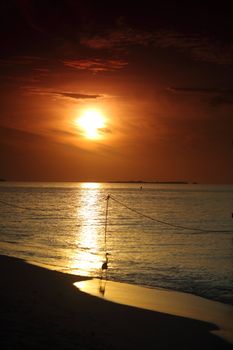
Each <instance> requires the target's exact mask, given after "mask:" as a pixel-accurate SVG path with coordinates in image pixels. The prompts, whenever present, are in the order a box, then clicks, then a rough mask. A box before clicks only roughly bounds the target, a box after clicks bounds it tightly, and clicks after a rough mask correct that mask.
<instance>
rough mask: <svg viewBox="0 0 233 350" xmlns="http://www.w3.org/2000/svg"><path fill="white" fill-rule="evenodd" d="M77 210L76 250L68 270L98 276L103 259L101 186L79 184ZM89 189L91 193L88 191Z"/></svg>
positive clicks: (96, 184)
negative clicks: (79, 191)
mask: <svg viewBox="0 0 233 350" xmlns="http://www.w3.org/2000/svg"><path fill="white" fill-rule="evenodd" d="M80 187H81V189H83V190H82V191H81V193H80V197H79V199H78V200H79V203H80V205H79V206H78V209H77V213H76V214H77V224H78V230H77V235H76V239H75V243H76V245H77V247H78V248H77V250H76V252H75V255H74V256H73V257H72V261H71V265H70V270H71V271H72V272H73V273H78V274H79V275H83V276H97V275H99V271H100V267H101V264H102V259H103V234H104V231H103V225H102V220H103V217H102V215H103V213H104V211H103V207H101V200H100V199H101V191H100V190H101V184H99V183H81V184H80ZM88 189H91V191H88Z"/></svg>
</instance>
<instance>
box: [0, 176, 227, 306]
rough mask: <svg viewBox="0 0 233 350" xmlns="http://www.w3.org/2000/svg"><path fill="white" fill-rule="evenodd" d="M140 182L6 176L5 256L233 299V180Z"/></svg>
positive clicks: (1, 221) (0, 201)
mask: <svg viewBox="0 0 233 350" xmlns="http://www.w3.org/2000/svg"><path fill="white" fill-rule="evenodd" d="M140 186H141V184H136V183H124V184H122V183H13V182H12V183H11V182H2V183H0V254H6V255H10V256H15V257H19V258H23V259H26V260H27V261H30V262H33V263H35V264H39V265H41V266H46V267H48V268H50V269H55V270H58V271H62V272H66V273H72V274H77V275H85V276H93V277H99V276H100V275H101V265H102V263H103V261H104V259H105V252H108V253H109V254H110V255H109V269H108V279H110V280H113V281H121V282H127V283H132V284H137V285H143V286H147V287H152V288H154V287H162V288H167V289H172V290H178V291H183V292H189V293H193V294H196V295H200V296H203V297H206V298H208V299H213V300H218V301H221V302H223V303H227V304H233V218H232V212H233V186H223V185H222V186H212V185H198V184H196V185H194V184H193V185H189V184H143V185H142V189H140ZM108 194H110V199H109V200H106V197H107V195H108ZM107 203H108V212H107V225H106V209H107ZM105 229H106V235H105ZM105 237H106V241H105Z"/></svg>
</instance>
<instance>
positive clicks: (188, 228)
mask: <svg viewBox="0 0 233 350" xmlns="http://www.w3.org/2000/svg"><path fill="white" fill-rule="evenodd" d="M109 199H112V200H113V201H114V202H116V203H117V204H119V205H121V206H123V207H124V208H126V209H128V210H130V211H131V212H133V213H135V214H137V215H139V216H141V217H143V218H146V219H149V220H151V221H154V222H156V223H159V224H162V225H166V226H170V227H174V228H179V229H182V230H189V231H197V232H203V233H233V229H232V230H206V229H203V228H199V227H191V226H183V225H178V224H173V223H171V222H168V221H164V220H160V219H156V218H154V217H152V216H150V215H147V214H144V213H142V212H141V211H139V210H137V209H134V208H132V207H130V206H128V205H127V204H125V203H124V202H122V201H120V200H119V199H117V198H116V197H115V196H112V195H111V194H108V195H107V196H106V197H105V200H106V201H107V203H106V210H105V224H104V225H105V229H104V240H105V251H106V248H107V247H106V245H107V241H106V235H107V224H108V211H109ZM0 203H2V204H4V205H6V206H9V207H13V208H17V209H21V210H25V211H31V212H35V211H36V212H37V214H38V211H39V212H52V211H55V212H57V209H40V208H29V207H23V206H20V205H17V204H12V203H8V202H5V201H3V200H0ZM66 210H67V209H64V210H62V211H66ZM59 211H61V210H59Z"/></svg>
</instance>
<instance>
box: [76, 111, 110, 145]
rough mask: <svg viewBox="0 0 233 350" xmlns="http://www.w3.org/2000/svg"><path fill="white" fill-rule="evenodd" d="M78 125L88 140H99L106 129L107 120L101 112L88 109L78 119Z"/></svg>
mask: <svg viewBox="0 0 233 350" xmlns="http://www.w3.org/2000/svg"><path fill="white" fill-rule="evenodd" d="M76 124H77V126H78V127H79V128H80V130H81V132H82V133H83V134H84V136H85V137H86V138H88V139H98V138H100V137H101V134H102V133H103V130H104V128H105V127H106V120H105V117H104V116H103V115H102V113H101V112H100V111H98V110H96V109H88V110H86V111H85V112H84V113H83V114H82V115H81V117H80V118H78V119H77V121H76Z"/></svg>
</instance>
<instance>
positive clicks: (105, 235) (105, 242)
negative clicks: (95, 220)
mask: <svg viewBox="0 0 233 350" xmlns="http://www.w3.org/2000/svg"><path fill="white" fill-rule="evenodd" d="M109 199H110V194H108V195H107V197H106V201H107V202H106V211H105V227H104V245H105V253H106V251H107V228H108V202H109Z"/></svg>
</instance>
